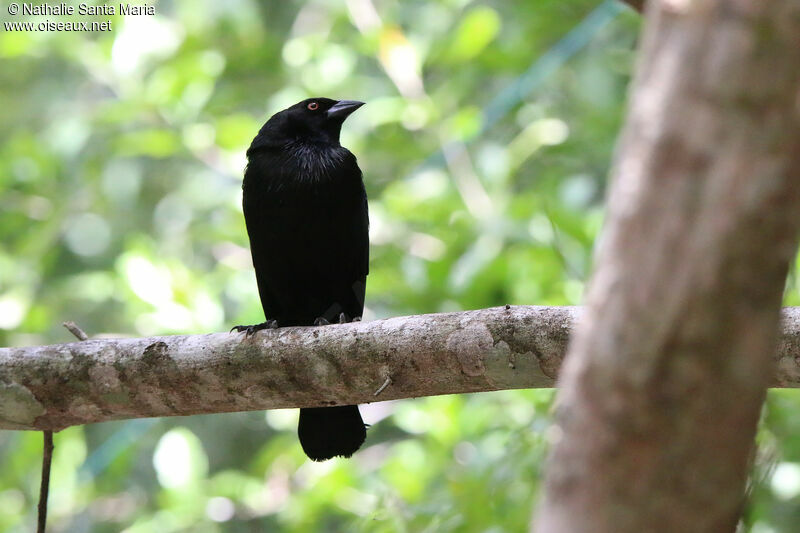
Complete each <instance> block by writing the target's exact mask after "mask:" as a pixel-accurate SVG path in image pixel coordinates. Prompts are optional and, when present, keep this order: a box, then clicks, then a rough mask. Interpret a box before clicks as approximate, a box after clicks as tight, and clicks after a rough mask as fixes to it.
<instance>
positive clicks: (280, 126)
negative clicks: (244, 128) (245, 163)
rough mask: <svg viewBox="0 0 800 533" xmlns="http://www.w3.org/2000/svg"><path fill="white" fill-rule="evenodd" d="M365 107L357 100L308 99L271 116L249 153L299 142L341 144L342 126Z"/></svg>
mask: <svg viewBox="0 0 800 533" xmlns="http://www.w3.org/2000/svg"><path fill="white" fill-rule="evenodd" d="M362 105H364V102H358V101H356V100H332V99H330V98H308V99H306V100H303V101H302V102H298V103H296V104H294V105H293V106H291V107H288V108H286V109H284V110H283V111H279V112H278V113H275V114H274V115H272V117H271V118H270V119H269V120H268V121H267V123H266V124H264V126H263V127H262V128H261V130H260V131H259V132H258V135H257V136H256V138H255V139H254V140H253V144H252V145H251V146H250V150H253V149H255V148H258V147H261V146H276V145H281V144H284V143H286V142H292V141H297V140H302V141H309V142H316V143H330V144H335V145H338V144H339V133H340V132H341V129H342V123H344V120H345V119H346V118H347V117H348V116H350V114H351V113H352V112H353V111H355V110H356V109H358V108H359V107H361V106H362Z"/></svg>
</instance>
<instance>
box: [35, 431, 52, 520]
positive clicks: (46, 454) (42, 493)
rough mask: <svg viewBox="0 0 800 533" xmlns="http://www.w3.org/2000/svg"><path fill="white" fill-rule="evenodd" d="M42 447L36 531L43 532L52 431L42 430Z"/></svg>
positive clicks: (45, 518)
mask: <svg viewBox="0 0 800 533" xmlns="http://www.w3.org/2000/svg"><path fill="white" fill-rule="evenodd" d="M42 435H44V449H43V451H42V484H41V486H40V487H39V519H38V525H37V528H36V531H37V533H45V527H46V525H47V496H48V493H49V492H50V464H51V463H52V462H53V432H52V431H42Z"/></svg>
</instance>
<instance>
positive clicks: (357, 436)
mask: <svg viewBox="0 0 800 533" xmlns="http://www.w3.org/2000/svg"><path fill="white" fill-rule="evenodd" d="M362 105H363V102H356V101H352V100H338V101H337V100H332V99H330V98H310V99H308V100H303V101H302V102H300V103H298V104H295V105H293V106H291V107H289V108H287V109H284V110H283V111H280V112H279V113H276V114H275V115H273V116H272V117H271V118H270V119H269V120H268V121H267V123H266V124H264V126H263V127H262V128H261V130H260V131H259V132H258V135H256V137H255V139H253V142H252V144H251V145H250V148H249V149H248V150H247V168H246V170H245V173H244V182H243V184H242V189H243V191H244V195H243V201H242V205H243V208H244V218H245V223H246V225H247V234H248V236H249V237H250V251H251V253H252V256H253V266H254V267H255V272H256V281H257V283H258V293H259V295H260V297H261V305H262V307H263V309H264V315H265V318H266V320H265V321H264V322H262V323H261V324H256V325H252V326H236V327H234V328H233V329H235V330H237V331H244V332H245V333H246V334H247V335H252V334H253V333H255V332H256V331H258V330H260V329H264V328H276V327H283V326H312V325H325V324H329V323H335V322H349V321H351V320H360V318H361V314H362V312H363V310H364V291H365V288H366V279H367V273H368V271H369V239H368V226H369V218H368V214H367V195H366V192H365V190H364V182H363V180H362V178H361V169H359V167H358V164H357V162H356V157H355V156H354V155H353V154H352V153H351V152H350V151H349V150H348V149H347V148H344V147H343V146H342V145H341V144H340V143H339V133H340V130H341V127H342V123H343V122H344V120H345V119H346V118H347V117H348V116H349V115H350V114H351V113H352V112H353V111H355V110H356V109H358V108H359V107H361V106H362ZM297 432H298V436H299V437H300V444H301V445H302V447H303V451H305V453H306V455H308V457H309V458H311V459H313V460H314V461H324V460H327V459H330V458H332V457H336V456H343V457H350V456H351V455H352V454H353V452H355V451H356V450H358V448H359V447H360V446H361V444H363V442H364V439H365V438H366V428H365V426H364V422H363V420H362V419H361V414H360V413H359V411H358V406H355V405H344V406H335V407H321V408H304V409H300V424H299V427H298V430H297Z"/></svg>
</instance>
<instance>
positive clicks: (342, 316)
mask: <svg viewBox="0 0 800 533" xmlns="http://www.w3.org/2000/svg"><path fill="white" fill-rule="evenodd" d="M350 322H361V317H360V316H355V317H353V318H350V317H349V316H347V315H346V314H344V313H339V324H348V323H350Z"/></svg>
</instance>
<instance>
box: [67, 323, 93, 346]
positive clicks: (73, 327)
mask: <svg viewBox="0 0 800 533" xmlns="http://www.w3.org/2000/svg"><path fill="white" fill-rule="evenodd" d="M63 326H64V327H65V328H67V329H68V330H69V332H70V333H72V334H73V335H75V336H76V337H78V340H79V341H85V340H87V339H88V338H89V336H88V335H87V334H86V332H84V331H83V330H82V329H81V328H79V327H78V324H76V323H75V322H73V321H72V320H67V321H66V322H64V323H63Z"/></svg>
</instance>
